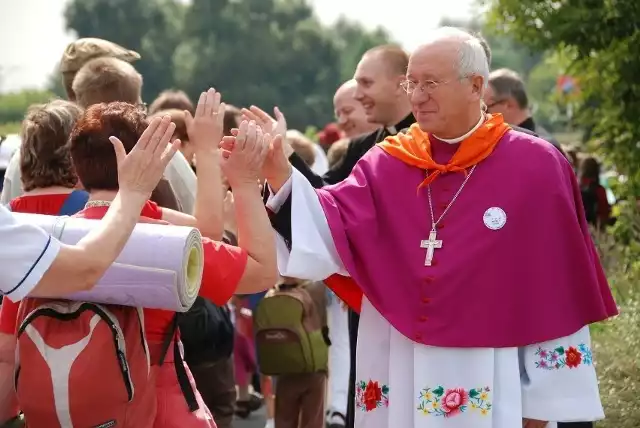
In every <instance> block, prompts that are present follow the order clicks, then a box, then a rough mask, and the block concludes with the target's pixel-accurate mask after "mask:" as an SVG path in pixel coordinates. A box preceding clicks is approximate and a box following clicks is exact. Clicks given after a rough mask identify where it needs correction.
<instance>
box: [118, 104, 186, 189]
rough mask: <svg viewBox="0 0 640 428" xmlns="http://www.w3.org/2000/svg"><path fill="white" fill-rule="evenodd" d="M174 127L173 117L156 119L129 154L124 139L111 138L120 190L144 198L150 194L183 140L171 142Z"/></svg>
mask: <svg viewBox="0 0 640 428" xmlns="http://www.w3.org/2000/svg"><path fill="white" fill-rule="evenodd" d="M175 129H176V125H175V124H174V123H173V122H171V117H170V116H164V117H161V118H160V117H157V118H155V119H153V120H152V121H151V123H150V124H149V126H148V127H147V129H145V131H144V132H143V133H142V135H141V136H140V139H139V140H138V142H137V143H136V145H135V146H134V147H133V149H132V150H131V151H130V152H129V154H127V152H126V150H125V149H124V146H123V145H122V141H120V140H119V139H118V138H116V137H109V141H111V143H112V144H113V148H114V150H115V152H116V160H117V162H118V185H119V187H120V191H121V192H133V193H137V194H140V195H143V196H144V197H145V199H148V198H149V197H150V196H151V192H153V189H155V188H156V186H157V185H158V182H159V181H160V179H161V178H162V174H164V170H165V168H166V167H167V165H168V164H169V161H170V160H171V158H173V155H175V154H176V152H177V151H178V148H179V147H180V140H174V141H173V142H171V136H172V135H173V131H174V130H175Z"/></svg>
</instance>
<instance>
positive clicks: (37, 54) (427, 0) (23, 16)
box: [0, 0, 474, 92]
mask: <svg viewBox="0 0 640 428" xmlns="http://www.w3.org/2000/svg"><path fill="white" fill-rule="evenodd" d="M67 1H68V0H21V1H17V0H0V11H1V14H0V92H10V91H16V90H20V89H25V88H41V87H43V86H44V85H45V84H46V82H47V78H48V77H49V76H50V74H51V72H52V71H53V70H54V69H55V67H56V63H57V62H58V60H59V59H60V56H61V55H62V51H63V50H64V48H65V46H66V45H67V44H68V43H69V42H70V41H72V40H73V39H74V35H73V34H69V33H66V32H65V30H64V18H63V15H62V14H63V10H64V7H65V4H66V3H67ZM309 1H310V2H311V3H312V4H313V5H314V8H315V10H316V13H317V15H318V17H319V18H320V19H321V20H322V21H323V22H325V23H331V22H333V21H335V20H336V19H337V18H338V17H340V16H346V17H348V18H350V19H352V20H356V21H359V22H360V23H362V24H363V25H364V26H365V27H367V28H375V27H377V26H382V27H384V28H385V29H387V31H388V32H389V34H390V35H391V37H392V38H393V39H394V40H395V41H397V42H399V43H401V44H402V45H403V46H404V47H405V48H406V49H408V50H411V49H413V48H415V47H416V46H417V45H418V44H419V43H420V37H421V34H420V33H421V30H423V29H429V28H434V27H435V26H437V24H438V22H440V20H441V19H442V18H443V17H453V18H467V17H469V16H471V14H472V11H473V9H472V4H473V3H474V0H445V1H440V0H438V1H436V0H380V1H377V2H376V1H372V0H309ZM391 5H393V6H391Z"/></svg>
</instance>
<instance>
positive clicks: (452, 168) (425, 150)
mask: <svg viewBox="0 0 640 428" xmlns="http://www.w3.org/2000/svg"><path fill="white" fill-rule="evenodd" d="M510 129H511V128H510V127H509V125H507V124H506V123H505V122H504V119H503V118H502V115H500V114H497V115H495V116H492V115H487V120H485V122H484V123H483V124H482V125H480V127H479V128H478V129H477V130H476V131H475V132H474V133H473V134H471V136H469V137H468V138H466V139H465V140H463V141H462V142H461V143H460V147H459V148H458V150H457V151H456V153H455V154H454V155H453V157H452V158H451V160H450V161H449V163H448V164H446V165H440V164H438V163H436V162H435V161H434V160H433V159H432V158H431V141H430V138H431V137H432V136H431V135H429V134H427V133H426V132H423V131H422V130H421V129H420V126H419V125H418V124H417V123H414V124H413V125H411V127H410V128H409V132H408V133H407V134H402V133H400V134H398V135H395V136H393V137H387V138H386V139H385V141H383V142H381V143H379V145H380V148H381V149H382V150H384V151H385V152H387V153H388V154H390V155H391V156H393V157H395V158H397V159H399V160H401V161H402V162H404V163H406V164H409V165H412V166H415V167H418V168H421V169H424V170H426V171H429V172H430V173H429V175H428V176H427V178H425V179H424V181H423V182H422V183H420V185H419V186H418V189H420V188H421V187H424V186H427V185H429V184H430V183H432V182H433V180H435V179H436V178H438V176H439V175H440V174H442V173H445V172H462V173H465V174H466V170H467V169H468V168H471V167H472V166H474V165H476V164H478V163H480V162H481V161H483V160H484V159H486V158H487V157H488V156H489V155H490V154H491V153H492V152H493V150H494V149H495V147H496V145H497V144H498V142H499V141H500V139H501V138H502V137H503V135H504V134H505V133H506V132H507V131H509V130H510Z"/></svg>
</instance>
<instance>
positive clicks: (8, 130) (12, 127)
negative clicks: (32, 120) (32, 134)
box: [0, 122, 20, 136]
mask: <svg viewBox="0 0 640 428" xmlns="http://www.w3.org/2000/svg"><path fill="white" fill-rule="evenodd" d="M19 133H20V122H8V123H2V124H0V136H2V135H9V134H19Z"/></svg>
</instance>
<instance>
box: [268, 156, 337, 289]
mask: <svg viewBox="0 0 640 428" xmlns="http://www.w3.org/2000/svg"><path fill="white" fill-rule="evenodd" d="M270 193H271V194H270V195H269V199H268V200H267V207H268V208H269V209H270V210H272V211H273V212H278V210H279V209H280V207H281V206H282V204H283V203H284V202H285V201H286V200H287V198H288V197H289V195H291V251H288V250H287V246H286V245H285V243H284V240H283V239H282V237H281V236H278V237H277V252H278V270H279V271H280V275H282V276H287V277H291V278H299V279H308V280H312V281H322V280H324V279H326V278H327V277H329V276H331V275H333V274H335V273H339V274H341V275H348V274H347V272H346V269H345V267H344V265H343V264H342V261H341V260H340V256H339V255H338V251H337V250H336V246H335V243H334V242H333V239H332V237H331V231H330V229H329V224H328V223H327V218H326V217H325V215H324V211H323V209H322V205H320V201H319V200H318V195H316V192H315V190H314V189H313V187H312V186H311V184H310V183H309V182H308V181H307V179H306V178H305V177H304V175H302V174H301V173H300V172H299V171H298V170H296V169H294V170H293V173H292V175H291V177H290V178H289V180H288V181H287V182H286V183H285V185H284V186H282V188H281V189H280V191H278V193H276V194H275V195H274V194H273V192H270Z"/></svg>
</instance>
